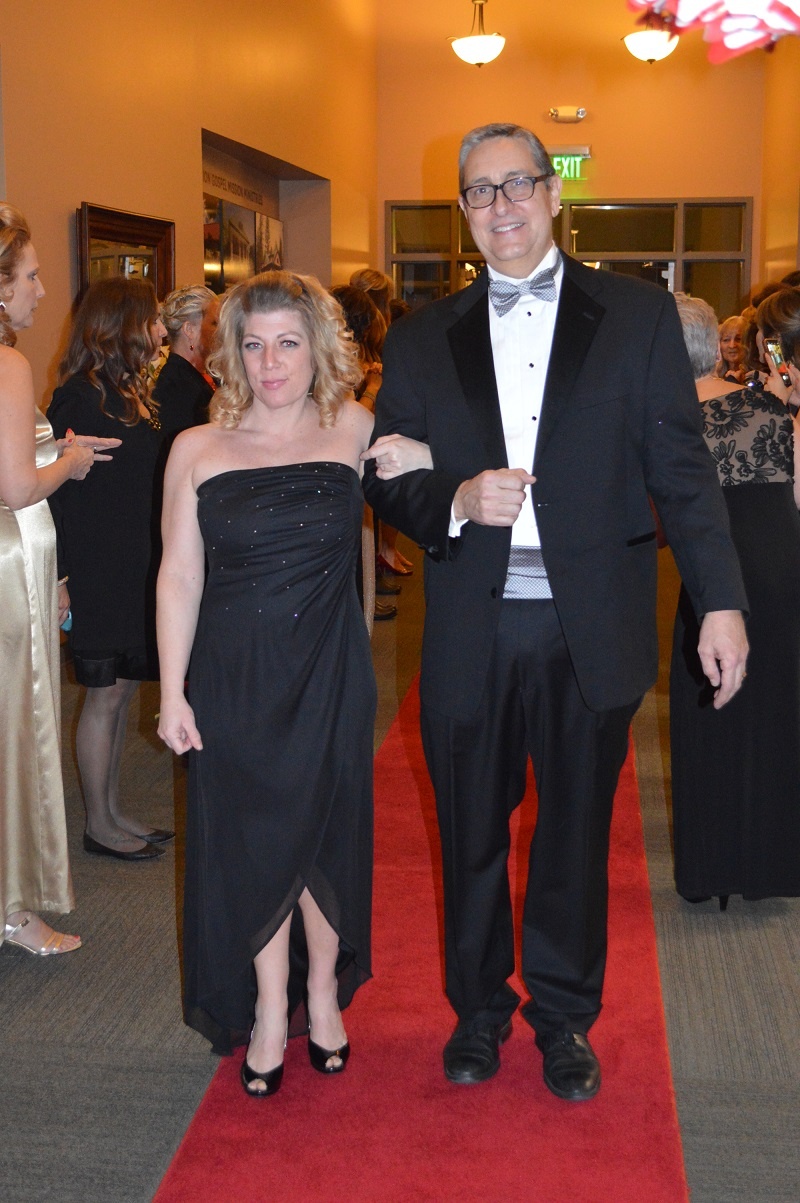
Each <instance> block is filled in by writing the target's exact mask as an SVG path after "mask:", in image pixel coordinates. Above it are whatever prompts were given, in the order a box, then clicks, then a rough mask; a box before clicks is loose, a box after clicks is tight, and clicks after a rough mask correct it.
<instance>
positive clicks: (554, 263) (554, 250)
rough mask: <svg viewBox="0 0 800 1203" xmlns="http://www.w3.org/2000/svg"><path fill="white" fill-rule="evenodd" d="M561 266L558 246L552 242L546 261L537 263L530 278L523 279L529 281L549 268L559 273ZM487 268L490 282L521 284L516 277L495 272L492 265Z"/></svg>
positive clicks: (487, 265)
mask: <svg viewBox="0 0 800 1203" xmlns="http://www.w3.org/2000/svg"><path fill="white" fill-rule="evenodd" d="M560 266H561V255H560V253H559V250H558V247H557V246H556V244H555V243H554V242H552V243H551V244H550V250H549V251H548V252H547V254H546V255H545V257H544V259H542V260H541V262H539V263H537V265H536V267H535V268H534V269H533V271H532V272H531V273H530V275H529V276H524V277H523V279H526V280H529V279H530V277H531V276H535V275H536V273H537V272H541V271H544V270H545V268H548V267H552V268H553V270H554V271H557V270H558V268H559V267H560ZM486 267H487V270H488V272H489V279H490V280H507V281H508V283H509V284H519V283H520V281H519V279H518V278H517V277H516V276H504V275H503V274H502V272H499V271H495V269H494V268H493V267H490V265H489V264H488V263H487V264H486Z"/></svg>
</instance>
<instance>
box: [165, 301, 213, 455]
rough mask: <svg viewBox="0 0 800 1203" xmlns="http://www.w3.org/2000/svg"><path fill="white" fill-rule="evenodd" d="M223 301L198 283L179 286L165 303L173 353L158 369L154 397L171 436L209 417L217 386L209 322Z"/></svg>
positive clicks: (168, 336)
mask: <svg viewBox="0 0 800 1203" xmlns="http://www.w3.org/2000/svg"><path fill="white" fill-rule="evenodd" d="M218 305H219V298H218V297H217V295H216V294H215V293H213V292H212V291H211V289H210V288H206V287H205V286H204V285H202V284H196V285H194V286H192V287H190V288H176V289H175V290H174V292H171V293H170V294H169V296H168V297H167V298H166V300H165V301H164V302H163V304H162V306H161V320H162V321H163V323H164V325H165V326H166V328H167V338H168V339H169V355H168V357H167V362H166V363H165V364H164V366H163V368H162V369H161V371H160V372H159V373H158V379H157V380H156V383H155V387H154V389H153V400H154V401H155V402H156V404H157V405H158V416H159V419H160V421H161V429H162V430H163V432H164V435H165V437H166V438H167V439H170V438H171V437H172V436H174V435H176V434H178V433H179V432H180V431H181V430H188V429H189V427H190V426H198V425H199V424H200V423H201V422H207V421H208V403H209V401H210V400H211V398H212V397H213V395H214V389H213V387H212V386H211V384H209V382H208V379H207V378H206V375H205V370H206V359H207V358H208V354H209V352H210V350H211V347H210V346H207V345H206V337H207V334H208V329H209V323H207V322H206V315H207V314H208V312H209V310H211V309H212V308H214V309H215V308H216V307H217V306H218Z"/></svg>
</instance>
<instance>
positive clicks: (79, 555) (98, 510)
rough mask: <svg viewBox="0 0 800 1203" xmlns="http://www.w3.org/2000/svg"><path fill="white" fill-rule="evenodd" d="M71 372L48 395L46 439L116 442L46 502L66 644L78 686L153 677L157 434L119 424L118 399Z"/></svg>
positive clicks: (140, 425) (155, 675) (143, 425)
mask: <svg viewBox="0 0 800 1203" xmlns="http://www.w3.org/2000/svg"><path fill="white" fill-rule="evenodd" d="M107 393H108V395H107V397H106V402H105V408H106V410H107V413H103V412H102V411H101V409H100V393H99V391H98V390H97V389H96V388H95V387H94V386H93V385H92V384H91V383H90V382H89V380H87V379H86V377H85V376H82V375H80V376H73V377H71V378H70V379H69V380H67V381H66V383H65V384H62V385H61V386H60V387H59V388H57V389H56V391H55V392H54V393H53V399H52V401H51V402H50V408H49V409H48V411H47V416H48V418H49V419H50V423H51V425H52V427H53V432H54V434H55V436H56V438H58V439H60V438H64V436H65V435H66V432H67V429H68V428H69V427H71V428H72V430H74V431H75V433H76V434H93V435H97V436H99V437H102V438H115V439H121V440H122V445H121V446H120V447H117V448H115V449H114V450H113V451H111V452H110V454H111V455H112V456H113V461H112V462H111V463H106V462H100V463H97V464H95V466H94V467H93V468H92V470H91V472H90V473H89V475H88V476H87V477H86V479H85V480H82V481H75V480H68V481H67V482H66V483H65V484H63V485H62V486H61V488H60V489H58V490H57V492H55V493H54V494H53V495H52V497H51V498H50V499H49V501H50V508H51V510H52V512H53V518H54V520H55V523H56V532H57V535H58V541H59V573H60V574H61V575H64V573H68V574H69V585H68V588H69V595H70V602H71V607H72V631H71V632H70V649H71V651H72V656H73V662H74V664H75V672H76V675H77V677H78V680H79V681H80V683H81V684H83V685H92V686H107V685H113V684H114V680H115V678H116V677H123V678H125V679H128V680H135V681H136V680H138V681H152V680H158V656H157V652H156V631H155V584H156V577H157V575H158V563H159V558H160V540H159V529H158V528H159V523H160V518H161V515H160V506H159V504H158V497H159V489H158V484H157V481H156V465H157V462H158V458H159V452H160V448H161V442H162V435H161V432H160V431H159V430H156V429H155V428H154V426H152V425H151V424H150V423H149V422H147V421H145V420H144V419H141V420H140V421H138V422H137V423H136V425H135V426H126V425H125V423H124V422H123V421H121V418H122V417H123V415H124V413H125V409H124V403H123V400H122V398H121V397H120V396H119V394H118V393H114V392H112V391H111V390H107Z"/></svg>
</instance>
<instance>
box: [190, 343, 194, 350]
mask: <svg viewBox="0 0 800 1203" xmlns="http://www.w3.org/2000/svg"><path fill="white" fill-rule="evenodd" d="M189 350H190V351H193V350H194V343H189Z"/></svg>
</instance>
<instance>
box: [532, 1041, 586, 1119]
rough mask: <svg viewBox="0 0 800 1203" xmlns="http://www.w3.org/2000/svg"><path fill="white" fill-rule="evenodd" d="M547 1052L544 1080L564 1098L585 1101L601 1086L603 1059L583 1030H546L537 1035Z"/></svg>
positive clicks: (570, 1100)
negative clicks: (601, 1064)
mask: <svg viewBox="0 0 800 1203" xmlns="http://www.w3.org/2000/svg"><path fill="white" fill-rule="evenodd" d="M536 1047H537V1048H538V1049H540V1050H541V1052H542V1053H543V1054H544V1084H545V1086H546V1087H547V1089H548V1090H550V1091H552V1093H553V1094H555V1095H557V1096H558V1098H560V1099H566V1100H567V1101H568V1102H570V1103H581V1102H583V1101H584V1100H585V1099H592V1098H594V1096H595V1095H596V1094H597V1092H598V1090H599V1089H600V1062H599V1061H598V1060H597V1057H596V1056H595V1055H594V1050H593V1049H592V1046H591V1044H590V1043H589V1041H588V1040H587V1038H586V1036H584V1035H583V1033H582V1032H546V1033H545V1034H544V1035H543V1036H539V1035H538V1033H537V1036H536Z"/></svg>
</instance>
